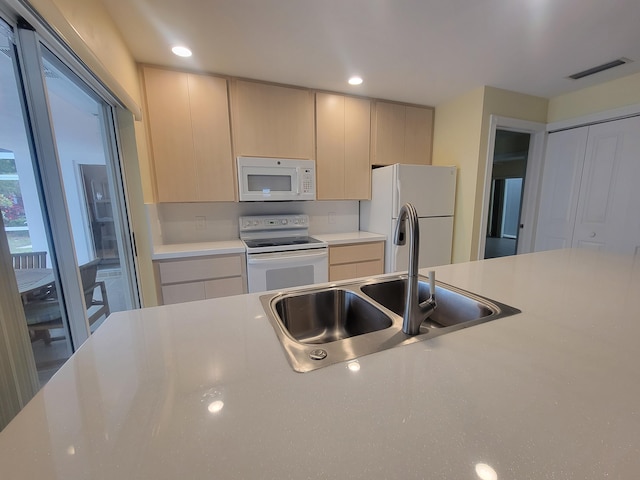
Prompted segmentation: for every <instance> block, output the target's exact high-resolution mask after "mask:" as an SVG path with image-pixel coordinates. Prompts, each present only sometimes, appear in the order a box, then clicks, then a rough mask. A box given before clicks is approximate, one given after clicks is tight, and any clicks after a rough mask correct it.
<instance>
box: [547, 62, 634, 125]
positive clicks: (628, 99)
mask: <svg viewBox="0 0 640 480" xmlns="http://www.w3.org/2000/svg"><path fill="white" fill-rule="evenodd" d="M636 104H640V73H636V74H634V75H628V76H626V77H623V78H619V79H617V80H611V81H609V82H604V83H601V84H599V85H594V86H592V87H587V88H583V89H582V90H578V91H576V92H573V93H567V94H564V95H559V96H557V97H553V98H551V99H550V100H549V113H548V115H547V122H549V123H552V122H558V121H561V120H568V119H571V118H576V117H580V116H583V115H589V114H592V113H598V112H603V111H606V110H612V109H615V108H620V107H626V106H629V105H636Z"/></svg>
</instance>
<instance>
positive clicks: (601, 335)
mask: <svg viewBox="0 0 640 480" xmlns="http://www.w3.org/2000/svg"><path fill="white" fill-rule="evenodd" d="M436 271H437V276H438V279H439V280H441V281H443V282H446V283H450V284H453V285H456V286H458V287H461V288H464V289H467V290H470V291H473V292H476V293H478V294H481V295H484V296H487V297H490V298H493V299H495V300H498V301H501V302H504V303H507V304H510V305H512V306H515V307H518V308H520V309H521V310H522V313H521V314H519V315H515V316H512V317H507V318H503V319H499V320H496V321H494V322H490V323H485V324H481V325H477V326H474V327H471V328H467V329H464V330H460V331H457V332H454V333H451V334H448V335H444V336H441V337H437V338H435V339H432V340H429V341H424V342H418V343H415V344H412V345H407V346H403V347H399V348H395V349H391V350H385V351H383V352H380V353H376V354H373V355H368V356H364V357H361V358H360V359H359V360H358V361H357V366H358V367H359V368H354V369H353V370H352V369H350V368H348V365H347V364H344V363H340V364H336V365H332V366H329V367H326V368H323V369H320V370H316V371H314V372H310V373H304V374H302V373H296V372H294V371H293V370H292V369H291V367H290V366H289V364H288V363H287V361H286V359H285V356H284V354H283V352H282V348H281V346H280V344H279V342H278V340H277V339H276V336H275V334H274V332H273V329H272V327H271V325H270V324H269V322H268V321H267V319H266V316H265V313H264V311H263V309H262V307H261V305H260V302H259V296H260V295H259V294H249V295H243V296H238V297H227V298H221V299H215V300H206V301H201V302H191V303H187V304H179V305H170V306H164V307H156V308H148V309H143V310H137V311H132V312H119V313H114V314H112V315H111V316H110V317H109V319H108V320H107V321H106V322H105V323H104V325H103V326H102V327H100V328H99V329H98V331H97V332H96V333H95V334H94V335H93V336H92V337H91V338H90V339H89V341H87V343H86V344H85V345H84V346H83V347H82V348H81V349H80V350H79V351H78V352H77V353H76V354H75V355H74V356H73V357H72V358H71V359H70V360H69V361H68V362H67V363H66V364H65V365H64V366H63V367H62V369H61V370H60V371H59V372H58V373H57V374H56V375H55V376H54V377H53V379H52V380H51V381H50V382H49V383H48V384H47V385H46V386H45V387H44V388H43V389H42V390H41V391H40V393H38V395H37V396H36V397H35V398H34V399H33V400H32V401H31V402H30V403H29V404H28V405H27V406H26V407H25V408H24V409H23V411H22V412H21V413H20V414H19V415H18V416H17V417H16V418H15V419H14V420H13V422H11V423H10V424H9V425H8V426H7V427H6V428H5V430H4V431H2V432H1V433H0V477H1V478H3V479H4V478H7V479H12V480H15V479H30V480H32V479H38V480H44V479H66V480H75V479H78V480H79V479H110V480H112V479H116V478H122V479H138V478H139V479H172V480H173V479H176V478H189V479H212V478H219V479H227V478H229V479H231V478H233V479H236V478H247V479H254V478H269V479H285V478H291V479H301V478H312V479H328V478H336V479H337V478H339V479H360V478H362V479H364V478H367V479H372V478H375V479H383V478H398V479H400V478H401V479H410V478H433V479H456V480H457V479H478V478H482V479H483V480H484V479H487V478H497V479H516V478H517V479H543V478H553V479H602V478H621V479H631V478H637V476H638V472H639V471H640V436H639V435H638V432H640V401H639V400H638V399H639V398H640V369H639V368H638V363H639V361H640V348H639V347H638V338H640V322H639V321H638V319H640V301H639V299H638V296H639V292H640V260H638V259H635V261H634V259H633V258H631V257H619V256H612V255H603V254H599V253H595V252H590V251H587V250H563V251H553V252H545V253H538V254H530V255H519V256H516V257H510V258H504V259H495V260H488V261H482V262H472V263H465V264H457V265H448V266H444V267H438V268H437V269H436Z"/></svg>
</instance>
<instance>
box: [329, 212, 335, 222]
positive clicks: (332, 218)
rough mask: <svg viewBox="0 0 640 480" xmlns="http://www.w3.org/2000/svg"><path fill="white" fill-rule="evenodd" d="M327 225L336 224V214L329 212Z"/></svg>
mask: <svg viewBox="0 0 640 480" xmlns="http://www.w3.org/2000/svg"><path fill="white" fill-rule="evenodd" d="M329 223H332V224H333V223H336V212H329Z"/></svg>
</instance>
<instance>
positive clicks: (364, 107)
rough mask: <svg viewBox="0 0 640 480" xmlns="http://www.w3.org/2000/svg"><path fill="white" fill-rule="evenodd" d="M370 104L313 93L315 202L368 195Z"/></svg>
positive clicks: (345, 97)
mask: <svg viewBox="0 0 640 480" xmlns="http://www.w3.org/2000/svg"><path fill="white" fill-rule="evenodd" d="M370 125H371V102H370V101H369V100H368V99H362V98H354V97H347V96H344V95H337V94H329V93H316V142H317V149H316V175H317V196H318V200H362V199H368V198H370V195H371V167H370V166H369V144H370V135H369V132H370Z"/></svg>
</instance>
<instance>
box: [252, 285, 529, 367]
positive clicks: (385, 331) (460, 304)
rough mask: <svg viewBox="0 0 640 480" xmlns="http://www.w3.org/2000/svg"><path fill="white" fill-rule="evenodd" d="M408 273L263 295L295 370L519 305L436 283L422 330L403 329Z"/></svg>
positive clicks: (423, 292) (424, 293) (422, 291)
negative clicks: (433, 305)
mask: <svg viewBox="0 0 640 480" xmlns="http://www.w3.org/2000/svg"><path fill="white" fill-rule="evenodd" d="M406 279H407V276H406V275H397V276H390V277H389V276H386V277H374V278H368V279H362V280H356V281H348V282H343V283H339V284H332V285H331V286H328V287H314V288H308V289H304V290H296V291H292V292H288V293H287V292H281V293H277V294H272V295H263V296H261V297H260V300H261V302H262V305H263V307H264V309H265V311H266V312H267V315H268V317H269V321H270V322H271V325H272V326H273V328H274V329H275V332H276V334H277V336H278V338H279V340H280V342H281V343H282V346H283V347H284V350H285V353H286V355H287V359H288V361H289V363H290V364H291V366H292V367H293V369H294V370H296V371H298V372H308V371H311V370H316V369H318V368H321V367H325V366H327V365H331V364H334V363H338V362H344V361H347V360H353V359H355V358H358V357H361V356H363V355H367V354H370V353H375V352H378V351H381V350H386V349H389V348H393V347H397V346H400V345H407V344H410V343H415V342H419V341H423V340H427V339H429V338H433V337H436V336H439V335H443V334H446V333H449V332H453V331H456V330H460V329H462V328H467V327H471V326H473V325H477V324H480V323H485V322H489V321H491V320H496V319H498V318H501V317H506V316H509V315H514V314H516V313H520V310H518V309H516V308H513V307H510V306H508V305H505V304H503V303H500V302H496V301H495V300H490V299H488V298H485V297H481V296H479V295H475V294H473V293H470V292H467V291H464V290H461V289H459V288H456V287H453V286H451V285H446V284H443V283H441V282H437V283H436V289H435V290H436V291H435V295H436V301H437V308H436V309H435V310H434V311H433V312H432V313H431V315H429V317H428V318H427V319H426V320H425V321H424V322H423V323H422V325H421V326H420V333H419V334H418V335H406V334H405V333H403V332H402V315H403V311H404V305H405V298H406V293H405V292H406V291H405V289H406V285H407V281H406ZM429 295H430V291H429V282H428V279H427V278H425V277H422V276H420V277H419V279H418V300H419V301H420V302H423V301H425V300H426V299H428V298H429Z"/></svg>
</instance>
